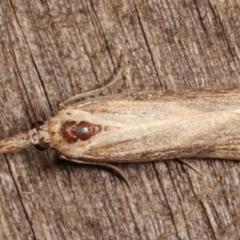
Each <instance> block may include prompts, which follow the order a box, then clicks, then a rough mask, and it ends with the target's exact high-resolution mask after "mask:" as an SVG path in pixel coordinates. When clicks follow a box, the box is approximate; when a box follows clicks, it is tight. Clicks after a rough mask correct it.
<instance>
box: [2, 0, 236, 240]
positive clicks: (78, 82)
mask: <svg viewBox="0 0 240 240" xmlns="http://www.w3.org/2000/svg"><path fill="white" fill-rule="evenodd" d="M239 16H240V5H239V4H238V3H237V2H236V1H233V0H226V1H219V0H210V1H205V0H203V1H202V0H201V1H193V0H185V1H184V0H183V1H180V0H179V1H178V0H174V1H170V0H169V1H164V0H163V1H159V0H155V1H141V0H134V1H115V0H112V1H103V0H102V1H101V0H100V1H98V0H92V1H78V0H71V1H62V2H61V3H60V2H57V1H49V0H47V1H35V2H34V1H26V0H25V1H24V0H18V1H17V0H9V1H7V0H2V1H1V3H0V31H1V32H0V35H1V42H0V95H1V98H0V109H1V116H0V129H1V132H0V137H1V138H4V137H7V136H11V135H14V134H16V133H19V132H23V131H26V130H27V129H29V126H30V125H31V123H32V122H33V117H32V112H31V109H30V107H29V102H28V101H27V98H26V93H25V92H24V90H23V87H22V84H21V81H20V76H21V77H22V78H23V80H24V82H25V84H26V86H27V89H28V94H29V96H30V99H31V103H32V105H33V106H34V109H35V112H36V116H37V118H38V119H43V120H45V119H48V118H50V117H51V116H53V115H54V114H55V113H56V112H57V103H59V102H60V101H62V100H64V99H66V98H68V97H70V96H72V95H75V94H76V93H79V92H83V91H87V90H92V89H95V88H98V87H100V86H103V85H105V84H106V83H108V82H109V81H110V80H111V78H112V76H113V75H114V73H116V72H117V70H118V69H119V66H123V67H124V79H123V80H122V81H120V82H119V83H117V84H116V85H115V86H113V87H111V88H110V89H109V91H105V92H104V93H103V94H105V95H107V94H109V93H117V92H126V91H137V90H162V89H168V90H176V89H189V88H198V87H203V86H208V87H211V86H216V85H217V86H221V85H232V84H238V82H239V75H240V74H239V72H240V58H239V52H240V45H239V39H240V18H239ZM10 39H11V40H10ZM13 52H14V53H15V56H16V63H15V62H14V57H13ZM48 155H49V159H51V161H53V164H51V165H50V166H49V164H47V159H48V158H47V157H46V155H45V154H44V153H42V152H38V151H37V150H36V149H34V148H30V149H26V150H23V151H21V152H18V153H14V154H6V155H2V156H0V158H1V161H0V212H1V217H0V225H1V226H0V239H184V240H185V239H239V238H240V227H239V211H240V188H239V181H240V179H239V172H240V165H239V163H238V162H236V161H234V162H231V161H222V160H221V161H220V160H195V161H193V162H192V164H194V165H195V166H196V167H198V168H199V169H200V171H202V172H204V174H205V176H206V177H205V178H203V177H202V176H201V175H199V174H198V173H197V172H195V171H193V170H192V169H190V168H189V167H187V166H185V165H182V164H180V163H179V162H177V161H169V162H154V163H146V164H144V163H142V164H123V165H118V166H119V167H121V168H122V169H123V171H124V172H125V174H126V175H127V177H128V178H129V180H130V182H131V184H132V192H130V191H129V189H128V187H127V186H126V185H125V183H124V182H123V181H121V180H120V179H119V178H118V177H116V176H115V175H114V174H113V173H112V172H109V171H106V170H105V169H100V168H98V167H91V168H90V167H87V166H81V165H77V164H72V163H68V162H66V163H65V162H61V161H57V153H56V152H55V151H54V150H50V151H49V152H48Z"/></svg>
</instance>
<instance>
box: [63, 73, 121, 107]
mask: <svg viewBox="0 0 240 240" xmlns="http://www.w3.org/2000/svg"><path fill="white" fill-rule="evenodd" d="M122 71H123V69H122V68H120V69H119V71H118V73H117V76H116V77H115V78H114V79H113V80H112V81H111V82H110V83H108V84H107V85H105V86H103V87H101V88H98V89H95V90H92V91H88V92H85V93H80V94H77V95H75V96H73V97H71V98H68V99H67V100H65V101H63V102H61V103H59V104H58V109H59V110H60V109H62V108H63V107H65V106H66V105H67V104H68V103H70V102H73V101H76V100H79V99H81V98H84V97H88V96H93V95H96V94H99V93H100V92H101V91H103V90H104V89H106V88H108V87H110V86H111V85H113V84H114V83H116V82H117V81H119V80H120V78H121V75H122Z"/></svg>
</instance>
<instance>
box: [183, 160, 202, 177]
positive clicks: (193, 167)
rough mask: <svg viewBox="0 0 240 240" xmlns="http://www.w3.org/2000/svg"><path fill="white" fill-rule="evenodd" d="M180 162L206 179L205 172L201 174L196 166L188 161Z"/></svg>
mask: <svg viewBox="0 0 240 240" xmlns="http://www.w3.org/2000/svg"><path fill="white" fill-rule="evenodd" d="M178 160H179V161H180V162H182V163H183V164H185V165H187V166H188V167H190V168H191V169H193V170H194V171H196V172H197V173H199V174H200V175H202V176H203V177H204V178H205V177H206V175H205V174H204V173H203V172H201V171H200V170H199V169H198V168H196V167H195V166H193V165H192V164H190V163H189V162H187V161H186V159H178Z"/></svg>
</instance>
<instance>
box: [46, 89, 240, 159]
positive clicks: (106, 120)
mask: <svg viewBox="0 0 240 240" xmlns="http://www.w3.org/2000/svg"><path fill="white" fill-rule="evenodd" d="M239 113H240V89H238V88H228V89H225V90H216V89H215V90H201V91H192V90H191V91H179V92H175V93H173V92H167V93H162V92H157V91H155V92H137V93H134V94H119V95H111V96H106V97H100V98H95V99H93V100H89V101H84V102H81V103H78V104H75V105H72V106H68V107H65V108H63V109H62V110H60V111H59V112H58V114H57V115H56V116H55V117H53V118H52V119H51V120H49V121H47V122H46V123H45V124H46V128H47V131H48V133H49V141H50V145H51V146H52V147H53V148H56V149H57V150H58V151H59V152H60V153H61V154H63V155H65V156H67V157H69V158H74V159H86V160H87V161H96V162H126V161H132V162H139V161H153V160H164V159H174V158H209V157H211V158H225V159H239V152H240V147H239V143H240V128H238V124H239V122H240V115H239ZM66 134H67V135H66ZM71 134H72V135H71ZM74 134H75V136H74ZM70 137H73V139H71V138H70ZM81 138H83V139H81Z"/></svg>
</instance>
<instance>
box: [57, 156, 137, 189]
mask: <svg viewBox="0 0 240 240" xmlns="http://www.w3.org/2000/svg"><path fill="white" fill-rule="evenodd" d="M59 158H60V159H63V160H66V161H69V162H75V163H79V164H86V165H93V166H101V167H104V168H109V169H111V170H113V171H114V172H116V173H117V175H118V176H120V177H121V178H122V179H123V180H124V181H125V183H126V184H127V186H128V188H129V189H130V191H131V192H133V191H132V188H131V184H130V181H129V180H128V178H127V176H126V175H125V173H124V172H123V171H122V170H121V169H120V168H119V167H117V166H115V165H113V164H110V163H96V162H86V161H82V160H79V159H74V158H68V157H66V156H64V155H59Z"/></svg>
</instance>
